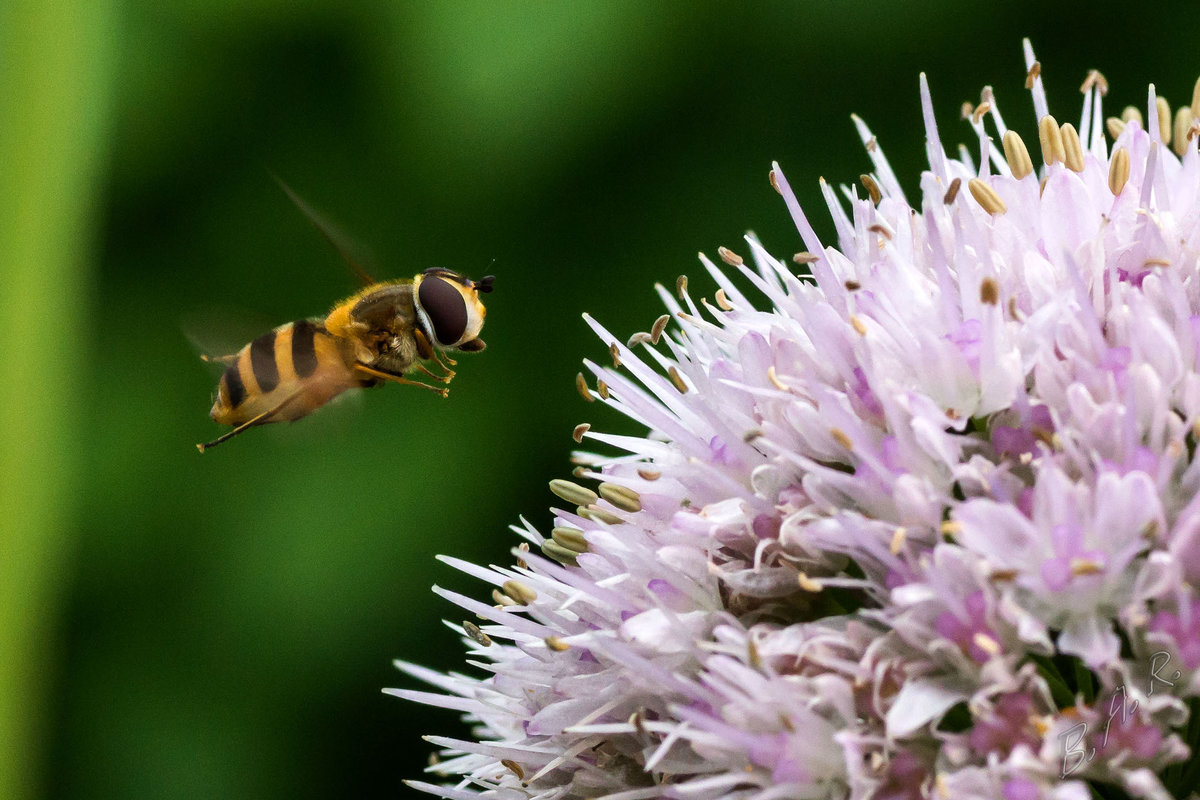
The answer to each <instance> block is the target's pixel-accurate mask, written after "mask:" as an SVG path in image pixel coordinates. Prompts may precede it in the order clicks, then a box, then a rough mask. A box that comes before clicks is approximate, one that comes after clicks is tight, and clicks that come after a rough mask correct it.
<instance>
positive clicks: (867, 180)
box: [858, 175, 883, 206]
mask: <svg viewBox="0 0 1200 800" xmlns="http://www.w3.org/2000/svg"><path fill="white" fill-rule="evenodd" d="M858 180H859V181H860V182H861V183H862V185H863V188H864V189H866V190H867V194H868V195H870V197H871V204H872V205H876V206H877V205H879V201H880V200H882V199H883V193H882V192H880V191H879V184H878V183H876V182H875V179H874V178H872V177H871V176H870V175H859V176H858Z"/></svg>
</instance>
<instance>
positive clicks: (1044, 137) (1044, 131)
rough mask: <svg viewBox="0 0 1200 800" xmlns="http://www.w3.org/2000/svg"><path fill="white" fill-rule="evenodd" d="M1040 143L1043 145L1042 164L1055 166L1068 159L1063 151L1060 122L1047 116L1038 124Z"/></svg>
mask: <svg viewBox="0 0 1200 800" xmlns="http://www.w3.org/2000/svg"><path fill="white" fill-rule="evenodd" d="M1038 141H1039V142H1041V145H1042V162H1043V163H1044V164H1045V165H1046V166H1047V167H1049V166H1053V165H1054V164H1057V163H1058V162H1060V161H1062V160H1063V159H1064V158H1065V157H1066V153H1065V152H1064V150H1063V140H1062V129H1061V128H1059V127H1058V120H1056V119H1054V117H1052V116H1050V115H1049V114H1047V115H1046V116H1044V117H1042V119H1041V121H1040V122H1038Z"/></svg>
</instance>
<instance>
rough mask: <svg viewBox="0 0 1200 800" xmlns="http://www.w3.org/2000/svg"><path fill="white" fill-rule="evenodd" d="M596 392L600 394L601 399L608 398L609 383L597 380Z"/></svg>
mask: <svg viewBox="0 0 1200 800" xmlns="http://www.w3.org/2000/svg"><path fill="white" fill-rule="evenodd" d="M596 394H598V395H600V399H602V400H607V399H608V384H607V383H605V382H604V381H596Z"/></svg>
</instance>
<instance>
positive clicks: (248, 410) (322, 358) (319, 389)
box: [209, 319, 364, 425]
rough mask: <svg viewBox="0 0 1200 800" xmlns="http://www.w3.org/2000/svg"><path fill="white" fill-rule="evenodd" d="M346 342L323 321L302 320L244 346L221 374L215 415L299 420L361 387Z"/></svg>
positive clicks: (223, 420) (227, 420) (225, 419)
mask: <svg viewBox="0 0 1200 800" xmlns="http://www.w3.org/2000/svg"><path fill="white" fill-rule="evenodd" d="M352 364H353V356H352V355H351V354H350V353H349V352H348V345H347V343H346V342H344V341H343V340H341V339H338V338H337V337H335V336H331V335H330V334H329V332H328V331H326V330H325V328H324V327H322V325H321V324H320V322H314V321H312V320H307V319H302V320H299V321H298V322H289V323H287V324H286V325H280V326H279V327H278V328H276V329H275V330H273V331H270V332H269V333H266V334H263V335H262V336H260V337H258V338H257V339H255V340H254V341H253V342H251V343H250V344H248V345H246V346H245V347H243V348H242V349H241V350H240V351H239V352H238V354H237V357H236V359H235V360H234V361H233V363H232V364H230V365H229V368H228V369H226V370H225V373H224V374H223V375H222V376H221V382H220V383H219V384H218V386H217V400H216V402H215V403H213V407H212V411H211V412H209V413H210V416H212V418H213V419H214V420H215V421H216V422H218V423H220V424H222V425H241V424H242V423H244V422H248V421H249V420H251V419H253V418H255V417H257V416H259V415H260V414H267V412H272V413H270V414H268V416H266V417H264V418H263V419H262V423H263V424H265V423H268V422H283V421H285V420H294V419H299V418H300V417H303V416H305V415H306V414H309V413H310V412H312V411H314V410H316V409H317V408H319V407H321V406H323V405H324V404H325V403H327V402H329V401H330V400H331V399H332V398H333V397H335V396H336V395H338V394H341V393H342V392H344V391H346V390H347V389H352V388H355V387H358V386H362V385H363V383H364V382H363V381H361V380H360V379H359V378H357V377H356V376H355V374H354V370H353V368H352Z"/></svg>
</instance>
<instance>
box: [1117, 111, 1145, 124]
mask: <svg viewBox="0 0 1200 800" xmlns="http://www.w3.org/2000/svg"><path fill="white" fill-rule="evenodd" d="M1121 120H1122V121H1123V122H1124V123H1125V124H1127V125H1128V124H1129V123H1130V122H1132V121H1133V120H1137V123H1138V124H1139V125H1141V126H1142V127H1143V128H1145V127H1146V121H1145V120H1144V119H1142V110H1141V109H1140V108H1138V107H1137V106H1125V108H1123V109H1122V110H1121Z"/></svg>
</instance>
